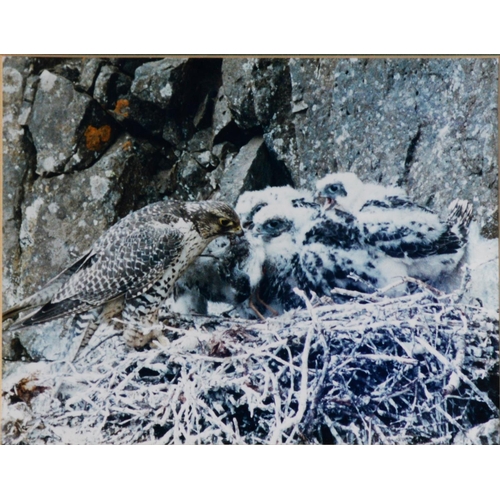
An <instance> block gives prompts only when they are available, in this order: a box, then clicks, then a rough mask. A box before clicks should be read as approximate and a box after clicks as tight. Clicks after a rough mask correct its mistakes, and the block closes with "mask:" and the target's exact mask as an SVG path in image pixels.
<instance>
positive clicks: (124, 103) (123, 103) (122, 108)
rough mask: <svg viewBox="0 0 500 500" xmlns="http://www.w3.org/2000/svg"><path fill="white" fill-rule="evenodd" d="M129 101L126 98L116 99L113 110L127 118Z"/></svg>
mask: <svg viewBox="0 0 500 500" xmlns="http://www.w3.org/2000/svg"><path fill="white" fill-rule="evenodd" d="M129 104H130V103H129V101H128V99H118V101H117V102H116V106H115V109H114V112H115V113H116V114H118V115H120V116H123V117H124V118H127V116H128V112H129V110H128V107H129Z"/></svg>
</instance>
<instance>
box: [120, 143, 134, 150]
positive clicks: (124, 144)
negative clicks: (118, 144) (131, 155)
mask: <svg viewBox="0 0 500 500" xmlns="http://www.w3.org/2000/svg"><path fill="white" fill-rule="evenodd" d="M122 149H123V151H130V150H131V149H132V141H127V142H124V143H123V146H122Z"/></svg>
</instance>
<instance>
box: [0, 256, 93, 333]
mask: <svg viewBox="0 0 500 500" xmlns="http://www.w3.org/2000/svg"><path fill="white" fill-rule="evenodd" d="M89 255H90V252H86V253H85V255H83V256H82V257H80V258H79V259H78V260H77V261H76V262H74V263H73V264H71V265H70V266H69V267H68V268H66V269H65V270H64V271H63V272H62V273H60V274H58V275H57V276H56V277H55V278H53V279H51V280H50V281H49V282H48V283H47V284H46V285H45V286H44V287H43V288H42V289H41V290H39V291H38V292H36V293H34V294H33V295H30V296H29V297H26V298H25V299H24V300H22V301H21V302H19V304H16V305H15V306H13V307H11V308H10V309H7V310H6V311H4V312H3V313H2V322H3V321H5V320H6V319H9V318H12V317H14V316H16V315H17V314H19V313H20V312H23V311H26V310H28V309H33V308H35V307H40V306H43V305H45V304H47V302H50V301H51V300H52V297H54V295H55V294H56V293H57V292H58V291H59V290H60V289H61V287H62V286H63V285H64V283H65V282H66V280H67V279H68V278H69V277H70V276H72V275H73V274H74V273H76V272H77V271H78V270H79V269H80V268H81V267H82V266H83V264H85V261H86V260H87V258H88V257H89ZM25 319H26V318H25ZM16 324H17V322H16V323H14V325H16Z"/></svg>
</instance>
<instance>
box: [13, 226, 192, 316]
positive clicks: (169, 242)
mask: <svg viewBox="0 0 500 500" xmlns="http://www.w3.org/2000/svg"><path fill="white" fill-rule="evenodd" d="M183 239H184V236H183V234H182V232H181V231H179V230H177V229H172V228H170V227H168V226H167V225H165V224H159V223H156V222H152V223H148V224H145V225H143V226H142V227H140V228H138V229H136V230H135V231H133V232H132V233H130V234H129V235H127V236H126V237H125V238H124V239H123V240H121V241H116V242H113V243H112V244H110V245H109V246H108V247H107V248H106V250H105V251H104V252H103V253H101V254H100V255H98V256H93V258H92V259H90V260H89V261H88V263H89V265H86V266H85V267H84V268H82V269H80V270H79V271H78V272H77V273H76V274H74V275H73V276H72V277H71V278H70V279H69V280H68V281H67V282H66V283H65V284H64V286H63V287H62V288H61V290H59V292H58V293H57V294H56V295H55V296H54V297H53V299H52V300H51V301H50V302H49V303H48V304H46V305H44V306H43V307H42V308H41V309H40V310H38V311H37V312H36V313H35V314H33V315H31V316H30V317H29V318H26V319H24V318H23V319H22V320H21V322H20V323H21V326H28V325H34V324H38V323H43V322H45V321H50V320H52V319H56V318H59V317H62V316H65V315H67V314H71V313H77V312H82V311H85V310H89V309H93V308H94V307H97V306H99V305H101V304H103V303H105V302H108V301H109V300H112V299H114V298H117V297H120V296H122V295H125V294H126V296H127V298H131V297H135V296H137V295H139V294H141V293H144V292H145V291H146V290H147V289H148V288H150V287H151V286H152V285H153V284H154V283H155V282H156V281H158V280H159V279H160V278H161V277H162V276H163V274H164V272H165V269H166V268H167V267H168V266H169V265H171V264H172V263H173V262H174V260H175V259H176V258H177V257H178V256H179V254H180V252H181V250H182V242H183Z"/></svg>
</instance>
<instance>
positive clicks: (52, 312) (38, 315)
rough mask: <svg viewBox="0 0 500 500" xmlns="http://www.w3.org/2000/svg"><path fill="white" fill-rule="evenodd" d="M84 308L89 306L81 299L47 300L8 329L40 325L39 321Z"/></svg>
mask: <svg viewBox="0 0 500 500" xmlns="http://www.w3.org/2000/svg"><path fill="white" fill-rule="evenodd" d="M85 309H89V306H88V304H86V303H85V302H82V301H81V300H73V299H67V300H63V301H62V302H55V303H54V304H52V303H51V302H48V303H47V304H45V305H44V306H43V307H41V308H40V309H38V310H37V311H34V312H33V313H31V314H29V315H27V316H24V317H22V318H19V319H18V320H17V321H16V322H15V323H13V324H12V325H11V326H10V328H9V330H18V329H19V328H24V327H27V326H34V325H40V324H41V323H46V322H47V321H52V320H53V319H57V318H62V317H63V316H68V315H69V314H77V313H80V312H82V311H84V310H85Z"/></svg>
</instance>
